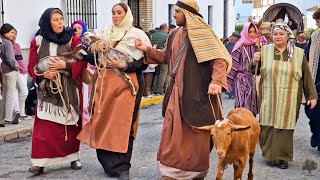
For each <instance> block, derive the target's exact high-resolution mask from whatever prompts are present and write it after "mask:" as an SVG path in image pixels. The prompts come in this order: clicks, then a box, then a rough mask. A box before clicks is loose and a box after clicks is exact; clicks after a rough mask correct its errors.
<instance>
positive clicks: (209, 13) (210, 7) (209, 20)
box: [208, 6, 212, 27]
mask: <svg viewBox="0 0 320 180" xmlns="http://www.w3.org/2000/svg"><path fill="white" fill-rule="evenodd" d="M208 24H209V25H210V26H211V27H212V6H208Z"/></svg>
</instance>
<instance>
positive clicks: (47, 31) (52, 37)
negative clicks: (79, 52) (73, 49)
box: [39, 8, 75, 44]
mask: <svg viewBox="0 0 320 180" xmlns="http://www.w3.org/2000/svg"><path fill="white" fill-rule="evenodd" d="M54 13H59V14H61V15H62V16H63V13H62V11H61V10H60V9H59V8H48V9H46V10H45V11H44V12H43V14H42V15H41V17H40V20H39V26H40V35H41V36H43V38H44V39H46V40H48V41H49V42H54V43H57V44H66V43H68V42H69V41H70V40H71V38H72V36H73V35H74V32H75V30H74V29H72V28H64V29H63V31H62V32H61V33H60V34H56V33H55V32H54V31H53V29H52V26H51V16H52V15H53V14H54Z"/></svg>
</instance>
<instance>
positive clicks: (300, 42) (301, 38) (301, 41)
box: [295, 32, 308, 49]
mask: <svg viewBox="0 0 320 180" xmlns="http://www.w3.org/2000/svg"><path fill="white" fill-rule="evenodd" d="M295 45H296V46H297V47H299V48H301V49H305V48H306V46H307V45H308V37H307V34H306V33H304V32H302V33H300V34H299V35H298V37H297V39H296V44H295Z"/></svg>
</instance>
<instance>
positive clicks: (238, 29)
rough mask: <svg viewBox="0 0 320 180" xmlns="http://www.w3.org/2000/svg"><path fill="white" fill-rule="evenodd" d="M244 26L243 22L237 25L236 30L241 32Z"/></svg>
mask: <svg viewBox="0 0 320 180" xmlns="http://www.w3.org/2000/svg"><path fill="white" fill-rule="evenodd" d="M242 28H243V24H237V25H236V26H235V31H238V32H241V31H242Z"/></svg>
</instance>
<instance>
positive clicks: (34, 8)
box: [3, 0, 61, 49]
mask: <svg viewBox="0 0 320 180" xmlns="http://www.w3.org/2000/svg"><path fill="white" fill-rule="evenodd" d="M3 7H4V23H10V24H12V25H13V26H14V27H15V28H16V29H17V31H18V37H17V42H18V43H19V44H20V46H21V48H22V49H25V48H29V47H30V42H31V40H32V38H33V37H34V35H35V34H36V32H37V30H38V29H39V26H38V22H39V19H40V16H41V15H42V13H43V12H44V11H45V10H46V9H47V8H49V7H57V8H61V0H23V1H22V0H4V1H3Z"/></svg>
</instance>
